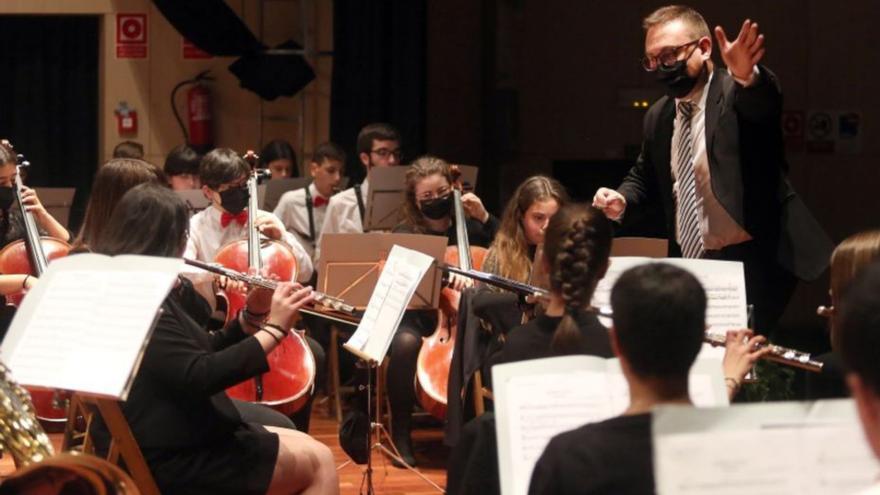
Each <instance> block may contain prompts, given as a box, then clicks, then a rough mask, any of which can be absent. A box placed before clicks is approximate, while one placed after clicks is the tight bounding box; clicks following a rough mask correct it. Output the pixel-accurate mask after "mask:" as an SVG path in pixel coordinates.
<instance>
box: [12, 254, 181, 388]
mask: <svg viewBox="0 0 880 495" xmlns="http://www.w3.org/2000/svg"><path fill="white" fill-rule="evenodd" d="M182 267H183V260H181V259H179V258H159V257H151V256H131V255H123V256H117V257H110V256H105V255H100V254H93V253H86V254H77V255H72V256H67V257H64V258H60V259H57V260H55V261H53V262H52V263H51V264H50V265H49V268H48V269H47V270H46V272H45V273H44V274H43V276H42V277H40V280H39V281H38V282H37V283H36V285H35V286H34V287H33V289H31V290H30V291H29V292H28V294H27V296H26V297H25V298H24V300H23V301H22V304H21V306H20V307H19V308H18V312H17V313H16V315H15V318H14V319H13V320H12V324H11V325H10V327H9V332H8V334H7V335H6V338H5V339H4V340H3V345H2V347H0V359H2V360H3V362H4V363H6V365H7V366H8V367H9V369H10V370H11V371H12V374H13V376H14V377H15V379H16V380H17V381H18V382H19V383H21V384H22V385H29V386H34V387H42V388H49V389H61V390H72V391H77V392H84V393H89V394H93V395H97V396H102V397H110V398H114V399H119V400H125V399H126V397H127V396H128V392H129V389H130V388H131V384H132V382H133V381H134V377H135V375H136V374H137V370H138V367H139V365H140V362H141V357H142V356H143V352H144V350H145V349H146V345H147V342H148V341H149V337H150V335H151V333H152V330H153V326H154V325H155V322H156V320H157V318H158V315H159V311H160V307H161V305H162V302H163V301H164V300H165V297H166V296H167V295H168V292H169V291H170V290H171V288H172V287H173V285H174V282H175V281H176V279H177V276H178V273H179V272H180V270H181V268H182Z"/></svg>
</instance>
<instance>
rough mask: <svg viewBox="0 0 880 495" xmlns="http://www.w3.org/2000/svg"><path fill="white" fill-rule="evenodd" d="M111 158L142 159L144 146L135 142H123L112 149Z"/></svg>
mask: <svg viewBox="0 0 880 495" xmlns="http://www.w3.org/2000/svg"><path fill="white" fill-rule="evenodd" d="M113 158H137V159H139V160H141V159H143V158H144V145H142V144H141V143H139V142H137V141H123V142H121V143H119V144H117V145H116V147H115V148H113Z"/></svg>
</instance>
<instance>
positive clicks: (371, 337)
mask: <svg viewBox="0 0 880 495" xmlns="http://www.w3.org/2000/svg"><path fill="white" fill-rule="evenodd" d="M433 263H434V258H432V257H430V256H428V255H426V254H422V253H420V252H418V251H413V250H412V249H407V248H405V247H401V246H398V245H395V246H394V247H392V248H391V253H390V254H389V255H388V259H387V260H386V261H385V267H384V268H383V269H382V274H381V275H379V281H378V282H377V283H376V288H375V289H374V290H373V294H372V295H371V296H370V302H369V303H368V304H367V310H366V311H365V312H364V316H363V318H361V322H360V324H359V325H358V328H357V330H355V332H354V334H353V335H352V336H351V338H350V339H349V340H348V342H346V343H345V346H346V347H348V348H351V349H354V350H356V351H358V353H360V354H363V355H364V356H365V357H368V358H369V359H371V360H373V361H375V362H377V363H381V362H382V360H383V359H385V354H386V353H387V352H388V347H389V346H390V345H391V339H392V337H393V336H394V332H395V331H396V330H397V326H398V325H400V320H401V318H403V312H404V311H405V310H406V306H407V305H408V304H409V301H410V299H412V297H413V294H415V291H416V287H418V285H419V283H420V282H421V281H422V277H424V276H425V273H426V272H427V271H428V269H429V268H430V267H431V265H432V264H433Z"/></svg>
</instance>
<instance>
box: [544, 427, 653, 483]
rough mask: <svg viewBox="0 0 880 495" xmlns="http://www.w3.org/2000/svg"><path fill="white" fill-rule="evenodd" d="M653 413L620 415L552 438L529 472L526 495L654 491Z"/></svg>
mask: <svg viewBox="0 0 880 495" xmlns="http://www.w3.org/2000/svg"><path fill="white" fill-rule="evenodd" d="M651 447H652V443H651V415H650V414H634V415H631V416H618V417H616V418H611V419H608V420H605V421H602V422H599V423H591V424H588V425H584V426H581V427H580V428H577V429H574V430H571V431H567V432H565V433H561V434H559V435H556V436H555V437H553V439H552V440H550V443H549V444H547V447H546V448H545V449H544V453H543V454H541V457H540V459H538V462H537V463H536V464H535V470H534V471H533V472H532V482H531V484H530V485H529V495H540V494H551V493H552V494H560V495H562V494H578V495H600V494H602V495H605V494H607V495H647V494H651V493H654V467H653V464H652V457H651Z"/></svg>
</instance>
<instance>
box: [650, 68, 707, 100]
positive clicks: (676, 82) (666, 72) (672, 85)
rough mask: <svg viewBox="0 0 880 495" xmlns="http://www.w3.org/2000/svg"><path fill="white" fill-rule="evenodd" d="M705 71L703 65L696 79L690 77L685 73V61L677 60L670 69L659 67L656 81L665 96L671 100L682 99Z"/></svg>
mask: <svg viewBox="0 0 880 495" xmlns="http://www.w3.org/2000/svg"><path fill="white" fill-rule="evenodd" d="M705 70H706V64H705V63H703V65H702V67H700V72H699V73H698V74H697V75H696V77H693V76H690V75H689V74H688V73H687V59H685V60H679V61H678V62H675V64H674V65H673V66H672V67H668V68H667V67H663V65H660V66H659V67H658V68H657V81H658V82H660V84H662V85H663V86H664V88H665V89H666V94H668V95H669V96H671V97H672V98H683V97H685V96H687V95H688V93H690V92H691V91H692V90H693V89H694V86H696V85H697V81H699V80H700V78H701V77H702V76H703V71H705Z"/></svg>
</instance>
